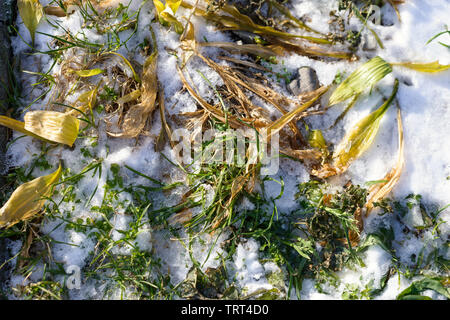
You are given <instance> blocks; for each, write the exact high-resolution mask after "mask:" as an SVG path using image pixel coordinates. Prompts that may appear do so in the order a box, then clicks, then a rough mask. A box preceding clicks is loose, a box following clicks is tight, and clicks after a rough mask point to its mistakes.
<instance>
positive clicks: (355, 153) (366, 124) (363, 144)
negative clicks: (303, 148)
mask: <svg viewBox="0 0 450 320" xmlns="http://www.w3.org/2000/svg"><path fill="white" fill-rule="evenodd" d="M397 90H398V80H397V79H396V80H395V84H394V88H393V90H392V94H391V96H390V97H389V99H388V100H387V101H386V102H385V103H383V105H381V106H380V107H379V108H378V109H377V110H375V111H373V112H372V113H370V114H369V115H368V116H366V117H364V118H363V119H362V120H360V121H359V122H358V123H357V124H356V125H355V126H354V127H353V128H352V129H351V130H350V132H349V133H348V134H347V135H346V136H345V137H344V139H343V140H342V141H341V143H339V145H338V146H337V147H336V149H335V151H334V153H333V166H334V168H336V169H337V171H338V172H344V171H345V170H346V169H347V168H348V166H349V165H350V163H351V162H352V161H353V160H355V159H357V158H359V157H360V156H361V155H362V154H363V153H364V152H365V151H366V150H367V149H368V148H369V147H370V145H371V144H372V142H373V140H374V139H375V137H376V135H377V132H378V128H379V126H380V122H381V119H382V118H383V115H384V114H385V113H386V111H387V110H388V108H389V106H390V105H391V102H392V100H393V99H394V97H395V95H396V93H397Z"/></svg>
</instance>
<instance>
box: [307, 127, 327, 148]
mask: <svg viewBox="0 0 450 320" xmlns="http://www.w3.org/2000/svg"><path fill="white" fill-rule="evenodd" d="M308 142H309V145H310V146H311V147H313V148H317V149H319V150H323V149H326V148H327V143H326V141H325V138H324V137H323V134H322V131H320V130H311V131H310V132H309V136H308Z"/></svg>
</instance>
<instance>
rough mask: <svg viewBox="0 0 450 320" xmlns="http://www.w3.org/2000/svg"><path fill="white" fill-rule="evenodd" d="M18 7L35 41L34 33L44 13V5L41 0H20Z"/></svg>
mask: <svg viewBox="0 0 450 320" xmlns="http://www.w3.org/2000/svg"><path fill="white" fill-rule="evenodd" d="M17 7H18V9H19V14H20V16H21V18H22V20H23V23H24V24H25V26H26V27H27V29H28V31H30V35H31V40H32V41H33V43H34V34H35V32H36V29H37V26H38V24H39V22H40V21H41V18H42V16H43V14H44V10H43V8H42V5H41V4H40V2H39V0H18V1H17Z"/></svg>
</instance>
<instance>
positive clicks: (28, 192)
mask: <svg viewBox="0 0 450 320" xmlns="http://www.w3.org/2000/svg"><path fill="white" fill-rule="evenodd" d="M61 173H62V168H61V165H60V166H59V167H58V170H56V171H55V172H54V173H52V174H49V175H46V176H43V177H39V178H37V179H34V180H32V181H29V182H26V183H24V184H22V185H21V186H20V187H18V188H17V189H16V190H14V192H13V194H12V195H11V197H10V198H9V200H8V201H7V202H6V203H5V205H4V206H3V207H2V208H1V209H0V228H2V227H10V226H12V225H14V224H16V223H17V222H19V221H23V220H26V219H29V218H31V217H32V216H33V215H35V214H36V213H38V212H39V211H40V210H41V208H42V206H43V205H44V203H45V201H46V200H45V197H48V196H49V195H50V194H51V191H52V187H53V185H54V184H55V183H56V182H58V181H59V179H60V177H61Z"/></svg>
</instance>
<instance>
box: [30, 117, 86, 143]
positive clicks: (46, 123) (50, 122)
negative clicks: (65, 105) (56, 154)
mask: <svg viewBox="0 0 450 320" xmlns="http://www.w3.org/2000/svg"><path fill="white" fill-rule="evenodd" d="M24 119H25V126H24V128H25V130H27V131H30V132H32V133H34V134H36V135H38V136H40V137H43V138H44V139H47V140H50V141H54V142H58V143H62V144H66V145H68V146H72V145H73V143H74V142H75V140H76V139H77V137H78V129H79V127H80V120H78V119H77V118H75V117H74V116H71V115H69V114H66V113H62V112H56V111H31V112H27V113H26V114H25V117H24Z"/></svg>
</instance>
